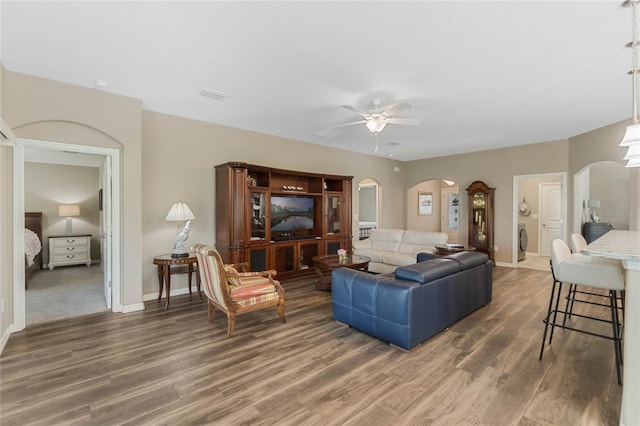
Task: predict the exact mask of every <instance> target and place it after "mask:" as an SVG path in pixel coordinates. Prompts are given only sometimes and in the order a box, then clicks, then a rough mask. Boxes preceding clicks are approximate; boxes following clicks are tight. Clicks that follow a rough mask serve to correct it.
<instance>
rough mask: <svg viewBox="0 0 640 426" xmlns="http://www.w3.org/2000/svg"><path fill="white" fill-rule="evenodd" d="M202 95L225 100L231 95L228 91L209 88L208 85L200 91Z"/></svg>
mask: <svg viewBox="0 0 640 426" xmlns="http://www.w3.org/2000/svg"><path fill="white" fill-rule="evenodd" d="M200 94H201V95H202V96H207V97H209V98H213V99H215V100H217V101H224V100H227V99H229V98H230V97H231V95H229V94H228V93H223V92H218V91H217V90H213V89H207V88H206V87H205V88H204V89H202V91H201V92H200Z"/></svg>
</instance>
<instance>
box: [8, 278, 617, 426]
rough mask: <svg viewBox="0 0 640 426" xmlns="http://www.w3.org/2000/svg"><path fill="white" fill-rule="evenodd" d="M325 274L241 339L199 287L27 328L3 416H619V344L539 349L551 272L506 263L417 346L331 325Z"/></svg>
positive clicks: (278, 419) (256, 320) (580, 419)
mask: <svg viewBox="0 0 640 426" xmlns="http://www.w3.org/2000/svg"><path fill="white" fill-rule="evenodd" d="M313 282H314V281H313V280H303V281H297V282H291V283H285V284H284V286H285V291H286V297H287V302H286V315H287V322H286V323H285V324H283V323H281V322H280V321H279V319H278V315H277V313H276V309H275V308H274V309H272V310H267V311H258V312H254V313H247V314H244V315H241V316H240V317H238V319H237V322H236V327H235V333H234V336H233V337H232V338H231V339H227V338H226V317H225V316H224V315H223V314H221V313H220V312H217V313H216V316H215V317H214V320H213V322H212V323H208V322H207V320H206V318H207V309H206V304H205V303H200V302H199V301H198V298H197V297H196V296H195V295H194V296H188V295H187V296H179V297H174V298H172V299H171V307H170V309H169V310H168V311H166V310H165V309H164V303H162V302H161V303H158V302H155V301H153V302H149V303H147V304H146V310H144V311H142V312H134V313H128V314H110V313H99V314H93V315H89V316H85V317H79V318H76V319H72V320H67V321H56V322H51V323H47V324H42V325H37V326H33V327H29V328H28V329H26V330H25V331H23V332H20V333H15V334H14V335H12V336H11V338H10V339H9V342H8V343H7V345H6V347H5V349H4V351H3V353H2V356H1V358H0V380H1V389H0V413H1V414H0V416H1V417H0V423H1V424H2V425H3V426H9V425H26V424H41V425H54V424H96V425H116V424H118V425H119V424H130V425H159V424H167V425H191V424H221V425H230V424H264V425H298V424H307V425H342V424H352V425H397V424H410V425H414V424H415V425H471V424H473V425H581V424H584V425H617V424H618V416H619V411H620V398H621V393H622V388H621V387H620V386H618V384H617V382H616V378H615V364H614V352H613V345H612V344H611V342H609V341H606V340H604V339H599V338H595V337H591V336H587V335H582V334H579V333H574V332H569V331H562V330H556V334H555V336H554V341H553V345H551V346H547V347H546V348H545V354H544V358H543V360H542V361H539V360H538V351H539V349H540V341H541V339H542V331H543V323H542V319H543V316H544V312H545V310H546V304H547V302H548V297H549V293H550V287H551V276H550V273H549V272H545V271H535V270H526V269H520V268H513V269H512V268H501V267H496V268H495V270H494V290H493V301H492V302H491V304H489V305H487V306H485V307H484V308H482V309H480V310H478V311H476V312H475V313H473V314H471V315H470V316H468V317H467V318H465V319H463V320H462V321H460V322H458V323H457V324H455V325H453V326H452V327H451V328H450V329H448V330H446V331H444V332H442V333H440V334H438V335H437V336H435V337H433V338H432V339H430V340H428V341H427V342H425V343H423V344H422V345H421V346H419V347H417V348H415V349H414V350H412V351H410V352H408V353H407V352H402V351H400V350H398V349H395V348H393V347H390V346H389V345H387V344H385V343H384V342H382V341H380V340H377V339H375V338H372V337H370V336H368V335H365V334H363V333H361V332H359V331H356V330H354V329H350V328H347V327H344V326H342V325H340V324H338V323H336V322H334V321H333V320H332V311H331V294H330V293H327V292H319V291H315V290H314V288H313ZM581 309H596V308H593V307H590V308H583V307H581Z"/></svg>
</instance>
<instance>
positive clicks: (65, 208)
mask: <svg viewBox="0 0 640 426" xmlns="http://www.w3.org/2000/svg"><path fill="white" fill-rule="evenodd" d="M58 216H60V217H74V216H80V206H79V205H77V204H61V205H59V206H58Z"/></svg>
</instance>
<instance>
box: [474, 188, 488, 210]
mask: <svg viewBox="0 0 640 426" xmlns="http://www.w3.org/2000/svg"><path fill="white" fill-rule="evenodd" d="M485 205H486V200H485V197H484V194H483V193H482V192H476V193H475V194H473V208H474V209H483V208H484V207H485Z"/></svg>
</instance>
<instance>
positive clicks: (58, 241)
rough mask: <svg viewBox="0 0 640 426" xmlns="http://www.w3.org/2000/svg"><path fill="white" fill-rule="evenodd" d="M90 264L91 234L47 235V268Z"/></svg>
mask: <svg viewBox="0 0 640 426" xmlns="http://www.w3.org/2000/svg"><path fill="white" fill-rule="evenodd" d="M80 264H86V265H87V266H91V236H90V235H82V236H76V235H73V236H62V237H49V269H51V270H53V268H55V267H56V266H63V265H80Z"/></svg>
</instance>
